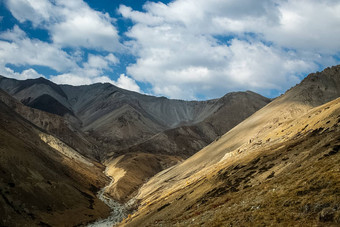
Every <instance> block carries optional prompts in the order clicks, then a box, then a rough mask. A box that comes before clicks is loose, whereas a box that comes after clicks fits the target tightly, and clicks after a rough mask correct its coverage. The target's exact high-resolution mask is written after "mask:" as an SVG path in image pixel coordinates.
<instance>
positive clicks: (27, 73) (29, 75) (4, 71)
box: [0, 66, 45, 80]
mask: <svg viewBox="0 0 340 227" xmlns="http://www.w3.org/2000/svg"><path fill="white" fill-rule="evenodd" d="M0 75H4V76H6V77H8V78H15V79H19V80H27V79H36V78H39V77H45V76H44V75H42V74H39V73H38V72H37V71H35V70H34V69H31V68H30V69H26V70H23V71H22V72H21V73H18V72H15V71H14V70H12V69H11V68H8V67H4V66H0Z"/></svg>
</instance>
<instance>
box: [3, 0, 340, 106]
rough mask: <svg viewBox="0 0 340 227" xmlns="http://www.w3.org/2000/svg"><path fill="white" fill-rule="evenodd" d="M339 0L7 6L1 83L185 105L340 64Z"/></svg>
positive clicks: (29, 2) (278, 86)
mask: <svg viewBox="0 0 340 227" xmlns="http://www.w3.org/2000/svg"><path fill="white" fill-rule="evenodd" d="M339 37H340V1H339V0H323V1H320V0H299V1H296V0H261V1H255V0H209V1H207V0H172V1H170V0H167V1H142V0H96V1H95V0H87V1H85V0H84V1H83V0H72V1H71V0H0V75H3V76H6V77H11V78H15V79H20V80H23V79H30V78H38V77H45V78H47V79H50V80H51V81H53V82H55V83H58V84H71V85H83V84H92V83H98V82H102V83H106V82H108V83H112V84H114V85H116V86H119V87H122V88H124V89H128V90H132V91H137V92H140V93H144V94H150V95H156V96H166V97H168V98H176V99H184V100H204V99H211V98H217V97H221V96H223V95H224V94H226V93H228V92H233V91H245V90H251V91H254V92H257V93H260V94H262V95H264V96H266V97H276V96H278V95H280V94H282V93H284V92H285V91H286V90H287V89H289V88H290V87H292V86H294V85H295V84H297V83H299V82H300V81H301V80H302V79H303V78H304V77H306V76H307V75H308V74H309V73H312V72H315V71H322V70H323V69H324V68H326V67H329V66H332V65H337V64H340V38H339Z"/></svg>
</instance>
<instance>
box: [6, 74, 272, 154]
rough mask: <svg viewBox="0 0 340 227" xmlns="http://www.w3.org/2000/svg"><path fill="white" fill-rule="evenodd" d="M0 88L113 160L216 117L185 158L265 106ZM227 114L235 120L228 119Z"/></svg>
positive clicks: (107, 91)
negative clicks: (152, 140) (168, 133)
mask: <svg viewBox="0 0 340 227" xmlns="http://www.w3.org/2000/svg"><path fill="white" fill-rule="evenodd" d="M0 88H2V89H3V90H4V91H6V92H8V93H9V94H11V95H12V96H14V97H15V98H16V99H18V100H19V101H21V102H22V103H24V104H25V105H27V106H30V107H33V108H36V109H40V110H43V111H46V112H49V113H53V114H56V115H60V116H64V118H66V119H67V121H68V122H69V123H70V125H72V127H73V128H75V129H79V131H82V132H84V133H86V134H88V135H90V136H91V137H92V138H95V139H96V140H97V141H98V142H99V143H100V144H101V145H103V146H105V149H103V150H102V158H103V159H105V156H106V154H109V155H113V154H115V153H117V152H119V151H122V150H125V149H127V148H129V147H131V146H133V145H137V144H139V143H141V142H144V141H146V140H148V139H150V138H151V137H152V136H154V135H156V134H157V133H160V132H163V131H164V130H168V129H172V128H176V127H179V126H183V125H186V126H190V125H193V124H198V123H200V122H202V121H204V120H205V119H208V118H209V117H210V118H211V119H215V118H216V117H217V116H218V115H220V116H219V117H220V118H223V120H222V119H221V120H222V121H223V122H224V123H226V122H227V124H215V125H214V124H210V125H208V124H206V125H208V126H207V127H206V128H204V130H202V129H200V130H199V131H200V132H199V133H201V132H202V131H204V133H205V134H206V136H208V137H207V138H205V139H204V141H203V142H202V140H199V141H198V142H197V144H194V143H190V145H189V147H188V149H189V151H185V150H183V149H180V150H181V152H182V154H183V155H184V156H186V157H187V156H189V155H191V154H192V153H193V152H195V151H198V150H199V149H200V148H202V147H203V146H204V145H206V144H207V143H210V142H211V141H212V140H213V139H215V137H216V136H218V135H219V134H223V133H225V132H226V131H227V130H229V129H230V128H231V127H233V126H235V125H236V124H237V123H239V122H240V121H242V120H243V119H244V118H246V117H248V116H250V115H251V114H252V113H254V112H255V111H256V110H258V109H260V108H261V107H263V106H264V105H266V104H267V103H268V102H269V101H270V100H269V99H267V98H264V97H262V96H260V95H257V94H255V93H251V92H246V93H236V94H234V95H232V96H233V97H235V96H236V99H239V101H242V102H243V106H240V107H239V106H236V105H234V104H232V102H233V101H232V99H233V98H231V99H230V100H229V99H228V98H227V97H228V96H225V97H223V98H221V99H216V100H209V101H182V100H170V99H167V98H163V97H160V98H158V97H153V96H147V95H142V94H138V93H135V92H131V91H127V90H124V89H120V88H118V87H115V86H113V85H111V84H93V85H89V86H78V87H74V86H69V85H56V84H54V83H52V82H50V81H48V80H46V79H43V78H39V79H32V80H25V81H19V80H13V79H8V78H4V77H2V78H0ZM237 96H239V97H237ZM243 96H248V98H246V99H244V98H243ZM231 105H234V106H231ZM235 108H240V109H236V110H234V109H235ZM229 112H231V113H234V112H238V113H241V114H238V115H236V114H233V116H231V114H229ZM221 125H223V126H221ZM176 130H177V129H176ZM208 130H209V132H207V131H208ZM161 142H162V141H161ZM176 144H177V143H175V145H176ZM179 146H181V145H179ZM167 149H168V150H169V148H167ZM153 151H154V152H155V153H159V152H161V151H160V150H157V151H155V150H153ZM186 152H187V154H185V153H186ZM120 153H122V152H120ZM123 153H125V151H124V152H123ZM115 155H116V154H115ZM116 156H117V155H116Z"/></svg>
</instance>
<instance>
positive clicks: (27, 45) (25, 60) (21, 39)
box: [0, 25, 77, 71]
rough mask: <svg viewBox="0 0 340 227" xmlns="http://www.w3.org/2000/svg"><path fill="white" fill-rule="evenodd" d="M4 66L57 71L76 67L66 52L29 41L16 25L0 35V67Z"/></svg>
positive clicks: (39, 42)
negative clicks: (27, 66) (41, 67)
mask: <svg viewBox="0 0 340 227" xmlns="http://www.w3.org/2000/svg"><path fill="white" fill-rule="evenodd" d="M1 39H2V40H1ZM6 64H13V65H19V66H20V65H41V66H47V67H50V68H52V69H54V70H57V71H65V70H69V69H71V68H75V67H77V65H76V64H75V63H74V61H73V60H72V59H71V57H70V56H69V55H68V54H67V53H66V52H64V51H62V50H61V49H59V48H58V47H56V46H55V45H51V44H50V43H46V42H42V41H40V40H38V39H30V38H29V37H27V35H26V33H25V32H24V31H22V30H21V29H20V28H19V27H18V26H16V25H15V26H14V28H13V29H12V30H8V31H5V32H3V33H1V34H0V65H1V66H5V65H6Z"/></svg>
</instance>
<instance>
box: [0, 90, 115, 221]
mask: <svg viewBox="0 0 340 227" xmlns="http://www.w3.org/2000/svg"><path fill="white" fill-rule="evenodd" d="M20 105H22V104H20V103H18V102H17V101H16V100H14V99H13V98H12V97H10V96H8V95H7V94H5V93H3V92H2V91H0V119H1V121H0V138H1V140H0V174H1V177H0V179H1V180H0V217H1V218H0V225H1V226H38V225H41V226H57V225H59V226H60V225H64V226H65V225H67V226H72V225H79V224H82V223H83V224H84V223H87V222H90V221H94V220H96V219H98V218H101V217H106V216H107V215H108V214H109V211H110V210H109V208H108V207H107V206H106V205H105V204H104V203H103V202H102V201H101V200H99V199H98V198H97V197H96V193H97V191H98V190H99V189H100V188H102V187H103V186H104V185H105V184H107V183H108V182H109V179H108V178H107V177H106V176H105V175H104V174H103V173H102V171H103V170H104V166H102V165H101V164H99V163H97V162H95V161H93V160H91V159H88V158H86V157H84V156H82V155H81V154H79V153H78V152H77V151H76V150H74V149H73V148H72V147H70V146H69V145H67V144H66V143H64V142H62V141H61V140H59V139H58V138H57V137H55V136H53V135H52V134H50V133H48V131H46V130H51V131H55V130H54V129H55V128H54V127H55V126H56V125H58V123H59V125H58V126H59V127H58V130H62V129H63V127H62V122H58V118H53V116H49V114H47V113H44V112H41V111H39V110H32V109H30V108H29V107H25V106H23V105H22V106H20ZM11 107H13V108H11ZM14 107H15V108H14ZM14 110H16V111H18V112H15V111H14ZM21 111H23V112H24V113H25V116H22V115H20V114H19V113H20V112H21ZM32 116H40V120H41V122H38V123H39V124H42V125H44V126H45V127H46V129H43V128H41V127H38V126H37V125H35V124H33V123H32V122H30V121H29V119H30V118H31V117H32ZM31 119H32V120H34V119H35V118H34V117H32V118H31ZM35 120H37V119H35ZM42 122H44V123H42ZM65 130H66V129H65ZM74 138H75V137H74ZM80 143H81V142H79V141H78V143H76V144H78V145H80ZM83 146H86V144H85V145H82V146H80V147H83ZM75 217H76V218H75Z"/></svg>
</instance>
